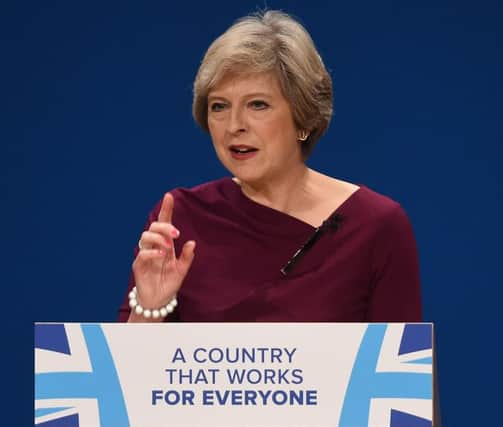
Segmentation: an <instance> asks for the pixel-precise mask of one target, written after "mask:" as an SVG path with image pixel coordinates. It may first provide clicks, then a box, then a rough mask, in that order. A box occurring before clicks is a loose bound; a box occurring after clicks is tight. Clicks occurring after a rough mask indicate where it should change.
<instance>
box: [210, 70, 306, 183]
mask: <svg viewBox="0 0 503 427" xmlns="http://www.w3.org/2000/svg"><path fill="white" fill-rule="evenodd" d="M208 127H209V131H210V134H211V139H212V140H213V145H214V147H215V150H216V152H217V156H218V158H219V159H220V161H221V162H222V163H223V165H224V166H225V167H226V168H227V169H228V170H229V171H230V172H231V173H232V174H233V175H234V176H236V177H237V178H239V179H240V180H241V181H242V182H244V183H248V184H259V185H260V184H266V183H273V182H274V181H275V180H278V179H279V180H281V179H284V178H285V177H286V178H287V177H288V175H289V173H292V172H294V171H295V168H298V167H299V166H303V165H304V162H303V160H302V153H301V149H300V143H299V142H298V141H297V130H296V127H295V124H294V121H293V116H292V111H291V108H290V104H289V103H288V101H287V100H286V98H285V97H284V96H283V94H282V92H281V88H280V86H279V83H278V80H277V78H276V77H275V76H274V74H272V73H256V74H244V75H243V74H231V75H228V76H226V77H225V78H224V79H222V81H221V82H220V83H219V84H218V85H217V86H215V87H214V88H213V89H212V90H211V91H210V93H209V95H208Z"/></svg>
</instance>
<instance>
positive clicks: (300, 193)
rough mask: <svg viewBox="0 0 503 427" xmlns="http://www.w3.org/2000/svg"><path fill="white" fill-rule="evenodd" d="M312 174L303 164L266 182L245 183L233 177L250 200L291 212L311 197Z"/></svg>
mask: <svg viewBox="0 0 503 427" xmlns="http://www.w3.org/2000/svg"><path fill="white" fill-rule="evenodd" d="M314 174H315V172H314V171H312V170H310V169H309V168H308V167H307V166H305V165H304V164H303V165H302V166H301V167H299V168H298V169H296V170H295V171H290V173H289V174H288V175H287V176H285V177H281V178H279V179H277V180H274V181H271V180H270V181H267V182H266V183H260V184H259V183H246V182H242V181H240V180H239V179H237V178H234V181H236V182H237V183H238V184H239V185H240V186H241V190H242V191H243V193H244V194H245V195H246V196H247V197H248V198H250V199H251V200H253V201H255V202H257V203H259V204H261V205H265V206H268V207H270V208H273V209H276V210H278V211H281V212H284V213H287V214H293V213H295V212H297V211H298V210H299V209H300V208H301V207H302V206H303V205H304V204H305V203H306V202H307V201H309V199H312V198H313V196H314V195H313V194H312V191H311V190H312V185H311V181H312V180H313V178H314Z"/></svg>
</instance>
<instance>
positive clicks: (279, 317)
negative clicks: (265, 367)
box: [119, 178, 422, 322]
mask: <svg viewBox="0 0 503 427" xmlns="http://www.w3.org/2000/svg"><path fill="white" fill-rule="evenodd" d="M171 194H172V195H173V196H174V199H175V205H174V211H173V224H174V225H175V226H176V227H177V228H178V229H179V230H180V232H181V237H180V238H179V239H178V240H177V241H175V248H176V252H177V254H179V253H180V248H181V246H182V244H183V243H184V242H186V241H187V240H195V241H196V242H197V247H196V251H195V258H194V261H193V264H192V266H191V268H190V271H189V273H188V275H187V276H186V278H185V280H184V283H183V285H182V287H181V289H180V291H179V293H178V307H177V309H176V311H175V313H173V314H171V315H169V316H168V317H167V319H166V320H167V321H184V322H252V321H257V322H270V321H283V322H417V321H421V320H422V318H421V296H420V285H419V268H418V260H417V249H416V243H415V240H414V235H413V232H412V227H411V224H410V222H409V220H408V218H407V216H406V214H405V213H404V211H403V209H402V208H401V207H400V205H399V204H398V203H396V202H394V201H393V200H391V199H389V198H387V197H385V196H382V195H380V194H378V193H375V192H374V191H372V190H370V189H369V188H367V187H365V186H361V187H360V189H359V190H357V191H356V192H355V193H353V194H352V195H351V196H350V197H349V198H348V199H347V200H346V201H345V202H344V203H343V204H342V205H341V206H340V207H339V208H338V209H337V210H336V211H335V214H337V216H338V217H339V218H340V222H339V227H338V229H337V230H336V231H332V230H330V229H326V230H325V231H324V232H323V233H322V234H321V237H320V239H319V240H318V241H317V242H316V243H315V244H314V245H313V246H312V247H311V248H310V249H309V250H308V251H307V252H305V254H304V255H303V256H302V258H300V260H299V261H298V263H297V264H296V265H295V266H294V267H293V268H292V269H291V270H290V272H289V274H288V275H286V276H285V275H283V274H282V273H281V268H282V267H284V266H285V264H286V263H287V261H288V260H289V259H290V258H291V257H292V256H293V254H294V253H295V252H296V251H297V250H298V249H299V248H300V247H301V246H302V245H303V244H304V243H305V242H306V240H308V239H309V237H310V236H311V235H312V234H313V232H314V231H315V228H314V227H312V226H311V225H309V224H307V223H305V222H303V221H300V220H298V219H296V218H293V217H291V216H289V215H287V214H285V213H282V212H279V211H277V210H275V209H272V208H269V207H266V206H263V205H260V204H258V203H256V202H254V201H252V200H251V199H249V198H248V197H246V196H245V195H244V194H243V193H242V191H241V188H240V187H239V185H238V184H236V183H235V182H234V181H233V180H232V179H231V178H223V179H220V180H217V181H213V182H209V183H206V184H203V185H200V186H197V187H195V188H192V189H176V190H173V191H172V192H171ZM159 209H160V203H159V204H157V206H156V207H155V208H154V209H153V211H152V212H151V213H150V215H149V219H148V222H147V225H146V227H148V226H149V224H150V222H152V221H155V220H157V216H158V213H159ZM137 250H138V248H136V250H135V256H136V253H137ZM133 286H134V278H133V275H131V279H130V281H129V286H128V290H127V292H126V295H125V298H124V303H123V305H122V306H121V307H120V310H119V320H120V321H126V320H127V319H128V317H129V312H130V309H129V306H128V297H127V294H128V293H129V291H130V290H131V288H132V287H133Z"/></svg>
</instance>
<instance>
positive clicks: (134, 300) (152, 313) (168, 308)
mask: <svg viewBox="0 0 503 427" xmlns="http://www.w3.org/2000/svg"><path fill="white" fill-rule="evenodd" d="M137 294H138V293H137V290H136V286H135V287H134V288H133V290H132V291H131V292H129V307H131V310H134V312H135V313H136V314H139V315H141V314H143V317H145V318H146V319H150V318H151V317H152V318H153V319H159V318H164V317H166V316H167V315H168V314H169V313H173V310H174V309H175V307H176V306H177V305H178V302H177V300H176V296H174V297H173V299H172V300H171V301H170V302H168V303H167V304H166V305H165V306H163V307H161V308H156V309H152V310H151V309H148V308H143V307H142V306H141V305H140V304H139V302H138V297H137Z"/></svg>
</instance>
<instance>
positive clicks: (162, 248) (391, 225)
mask: <svg viewBox="0 0 503 427" xmlns="http://www.w3.org/2000/svg"><path fill="white" fill-rule="evenodd" d="M193 114H194V118H195V120H196V122H197V123H198V124H199V125H200V126H201V127H202V128H203V129H205V130H206V131H208V132H209V134H210V136H211V139H212V142H213V145H214V148H215V151H216V154H217V156H218V158H219V160H220V161H221V162H222V163H223V165H224V166H225V167H226V168H227V169H228V170H229V172H230V173H231V175H232V176H233V177H232V178H230V177H229V178H223V179H221V180H217V181H214V182H209V183H206V184H203V185H200V186H198V187H195V188H192V189H175V190H173V191H171V192H170V193H167V194H166V195H165V196H164V198H163V200H162V201H161V202H160V203H159V204H158V205H157V206H156V207H155V208H154V210H153V211H152V212H151V214H150V216H149V219H148V222H147V225H146V228H145V231H144V232H143V234H142V235H141V238H140V240H139V244H138V248H137V249H136V258H135V261H134V263H133V273H132V275H131V280H130V283H129V287H128V291H127V295H126V298H125V300H124V304H123V306H122V307H121V309H120V320H121V321H130V322H159V321H164V320H167V321H173V320H178V321H346V322H348V321H365V322H378V321H386V322H392V321H420V320H421V303H420V289H419V274H418V263H417V253H416V246H415V241H414V237H413V233H412V229H411V226H410V223H409V221H408V219H407V217H406V215H405V214H404V212H403V210H402V209H401V207H400V206H399V205H398V204H397V203H396V202H394V201H392V200H390V199H388V198H387V197H384V196H382V195H379V194H377V193H375V192H373V191H371V190H370V189H368V188H367V187H365V186H357V185H355V184H351V183H348V182H344V181H341V180H338V179H335V178H331V177H329V176H326V175H323V174H321V173H318V172H316V171H314V170H312V169H310V168H308V167H307V166H306V164H305V160H306V159H307V157H308V156H309V154H310V153H311V151H312V149H313V147H314V145H315V144H316V142H317V141H318V139H319V138H320V137H321V135H322V134H323V133H324V131H325V130H326V128H327V126H328V124H329V122H330V118H331V115H332V82H331V78H330V75H329V74H328V72H327V70H326V68H325V66H324V64H323V62H322V59H321V58H320V56H319V54H318V52H317V51H316V48H315V46H314V44H313V42H312V40H311V37H310V36H309V34H308V33H307V32H306V30H305V29H304V28H303V27H302V26H301V25H300V24H299V23H298V22H296V21H295V20H293V19H292V18H291V17H289V16H288V15H286V14H283V13H281V12H276V11H268V12H265V13H264V14H262V15H258V16H250V17H246V18H244V19H242V20H240V21H238V22H237V23H236V24H234V25H233V26H232V27H230V28H229V29H228V30H227V31H226V32H225V33H224V34H223V35H221V36H220V37H219V38H217V39H216V40H215V41H214V42H213V44H212V45H211V46H210V47H209V49H208V51H207V53H206V55H205V57H204V59H203V61H202V63H201V66H200V68H199V71H198V73H197V76H196V79H195V83H194V103H193ZM196 248H197V249H196ZM301 248H302V249H301ZM299 249H301V250H300V251H299ZM299 252H300V253H299Z"/></svg>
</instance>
